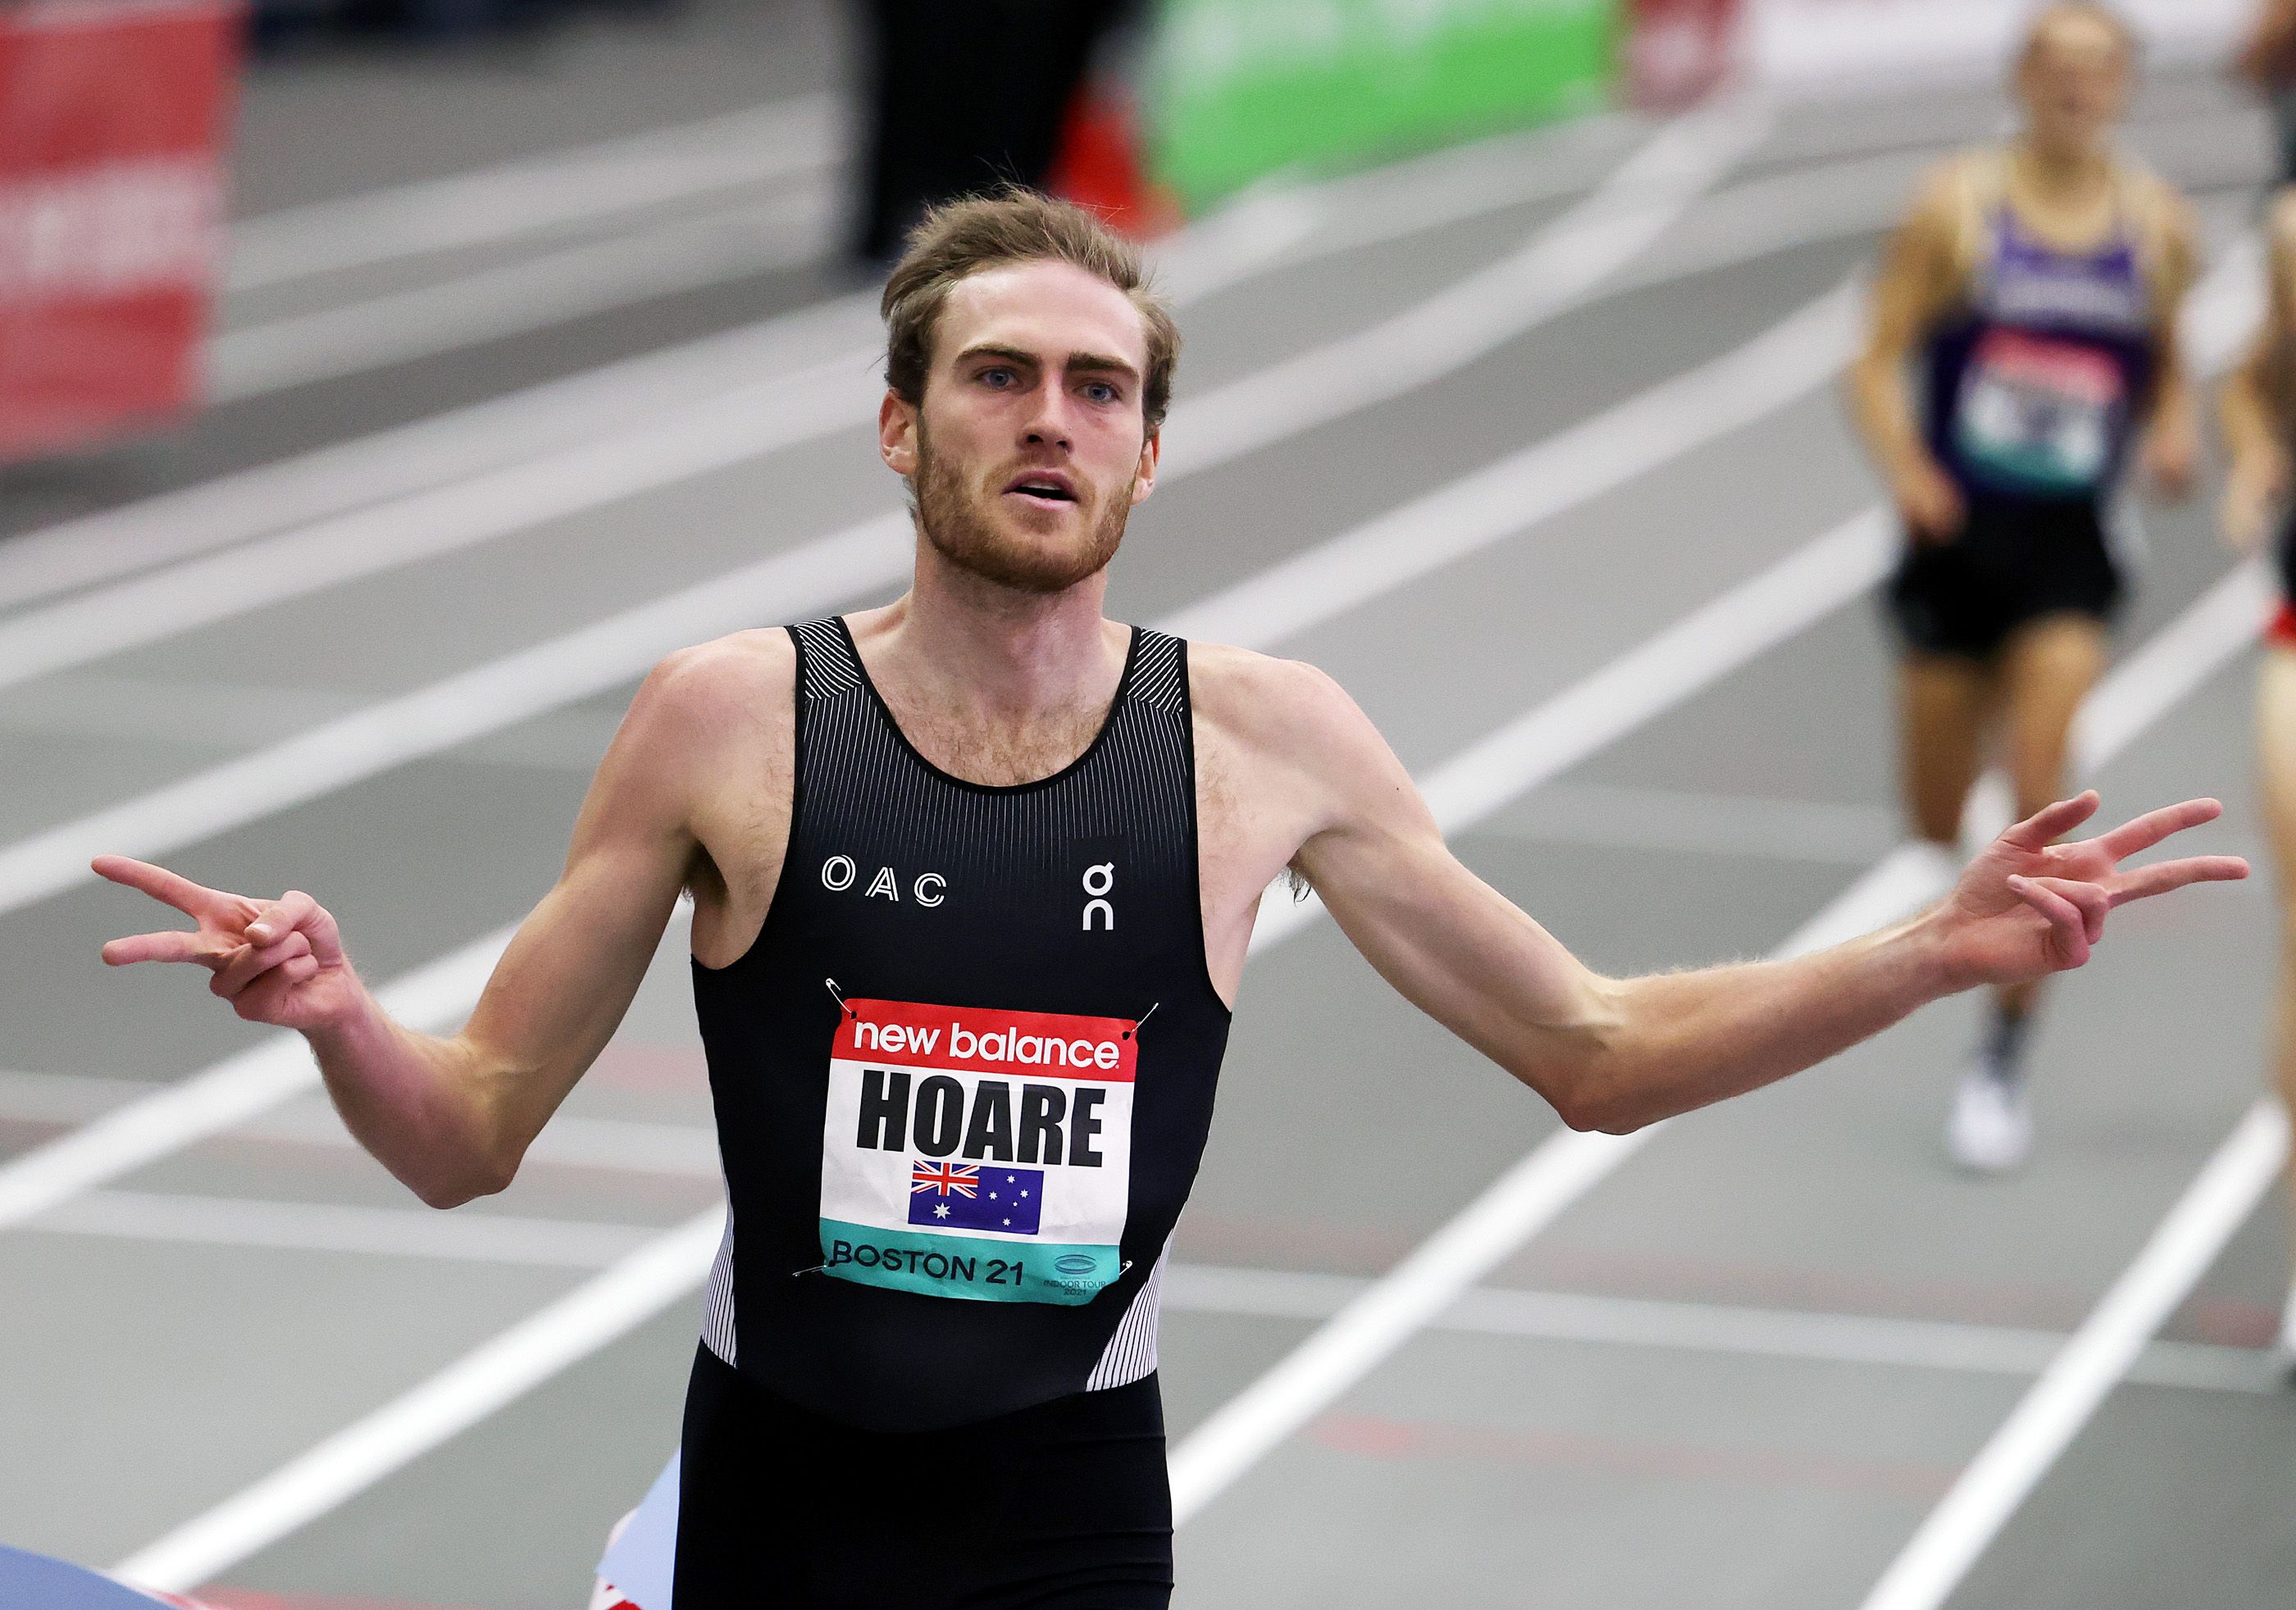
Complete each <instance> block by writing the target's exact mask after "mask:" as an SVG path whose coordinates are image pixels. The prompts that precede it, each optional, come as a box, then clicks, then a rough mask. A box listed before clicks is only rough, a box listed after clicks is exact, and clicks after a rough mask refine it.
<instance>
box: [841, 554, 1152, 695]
mask: <svg viewBox="0 0 2296 1610" xmlns="http://www.w3.org/2000/svg"><path fill="white" fill-rule="evenodd" d="M1107 589H1108V578H1107V576H1106V573H1105V572H1103V573H1101V574H1098V575H1094V576H1087V577H1086V578H1085V579H1084V580H1083V581H1080V582H1078V583H1077V584H1075V585H1074V586H1072V587H1069V588H1066V589H1064V590H1062V592H1059V593H1028V592H1023V591H1021V589H1019V588H1014V587H1007V586H1003V585H1000V584H997V583H995V582H991V581H986V580H984V579H982V578H981V577H980V576H975V575H974V574H972V572H971V571H969V570H964V569H962V568H959V567H957V566H955V565H954V564H952V563H950V562H949V560H947V558H945V557H944V556H943V555H942V554H941V552H940V551H939V549H938V548H935V547H934V546H933V545H932V543H931V542H930V541H928V540H926V539H925V537H924V536H923V535H922V534H920V535H919V536H918V538H917V563H916V578H915V580H914V583H913V584H911V586H910V588H909V592H908V593H907V595H906V597H904V598H902V599H901V600H899V601H898V602H896V603H894V604H892V605H891V606H890V607H889V608H888V609H885V610H884V611H883V612H882V613H881V616H880V617H878V618H877V619H876V620H875V621H873V622H871V623H870V625H871V627H872V628H873V630H872V632H871V633H870V634H871V635H873V636H879V637H880V639H881V651H880V663H881V665H882V666H884V667H885V669H887V670H888V671H890V672H891V673H892V674H894V675H895V676H897V677H898V678H899V679H900V680H901V681H902V682H906V683H907V684H908V685H909V686H911V687H914V688H917V689H919V690H920V691H927V690H929V691H930V692H931V697H932V698H933V699H934V701H935V702H936V703H940V704H944V705H947V706H954V707H960V708H964V709H967V710H970V711H972V712H976V713H978V714H980V715H984V716H994V717H996V718H999V719H1002V720H1005V721H1027V720H1029V719H1030V718H1032V717H1037V716H1045V715H1057V714H1060V713H1062V712H1067V711H1073V710H1077V709H1079V708H1091V709H1098V708H1100V707H1103V706H1105V705H1106V704H1107V702H1108V700H1109V699H1111V697H1113V695H1114V693H1115V691H1116V682H1117V681H1118V679H1119V677H1120V676H1121V675H1122V674H1123V670H1124V644H1125V641H1126V639H1125V634H1124V633H1123V631H1122V629H1121V628H1119V627H1118V626H1116V625H1113V624H1111V622H1110V621H1109V620H1108V618H1107V617H1105V616H1104V615H1103V614H1102V613H1101V604H1102V601H1103V598H1104V597H1105V596H1106V593H1107Z"/></svg>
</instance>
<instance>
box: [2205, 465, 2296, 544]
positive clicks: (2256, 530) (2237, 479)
mask: <svg viewBox="0 0 2296 1610" xmlns="http://www.w3.org/2000/svg"><path fill="white" fill-rule="evenodd" d="M2287 495H2288V463H2287V461H2286V459H2285V458H2280V459H2278V460H2276V462H2271V463H2257V462H2250V460H2249V459H2247V458H2243V459H2242V460H2241V461H2240V462H2236V463H2235V464H2234V465H2233V468H2232V473H2231V474H2230V475H2229V476H2227V477H2226V478H2225V493H2224V506H2223V509H2222V511H2221V518H2222V519H2223V522H2224V534H2225V541H2226V542H2227V543H2230V544H2231V545H2232V549H2233V552H2235V553H2255V552H2259V550H2261V549H2262V548H2263V546H2264V539H2265V537H2266V535H2267V534H2268V533H2269V532H2270V531H2271V529H2272V515H2273V511H2274V510H2275V509H2276V507H2278V505H2279V503H2280V502H2281V500H2282V499H2284V497H2286V496H2287Z"/></svg>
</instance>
